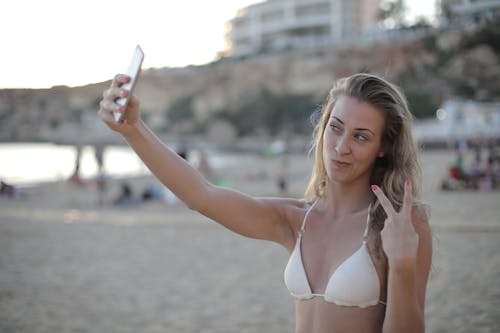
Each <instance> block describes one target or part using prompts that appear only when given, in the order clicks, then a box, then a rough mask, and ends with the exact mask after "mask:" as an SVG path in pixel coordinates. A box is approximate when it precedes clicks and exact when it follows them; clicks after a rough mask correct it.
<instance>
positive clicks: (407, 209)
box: [372, 180, 418, 267]
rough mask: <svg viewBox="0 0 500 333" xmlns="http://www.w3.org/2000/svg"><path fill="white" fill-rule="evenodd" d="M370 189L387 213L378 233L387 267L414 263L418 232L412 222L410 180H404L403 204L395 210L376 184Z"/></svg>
mask: <svg viewBox="0 0 500 333" xmlns="http://www.w3.org/2000/svg"><path fill="white" fill-rule="evenodd" d="M372 190H373V192H374V193H375V195H376V196H377V198H378V200H379V201H380V204H381V205H382V207H383V208H384V211H385V213H386V214H387V219H386V220H385V224H384V228H383V229H382V232H381V233H380V234H381V236H382V246H383V249H384V252H385V254H386V255H387V259H388V261H389V267H391V266H392V265H399V264H408V263H413V264H414V263H415V260H416V257H417V249H418V234H417V233H416V232H415V228H414V227H413V223H412V204H413V195H412V187H411V182H410V181H409V180H407V181H406V182H405V192H404V198H403V206H402V207H401V210H400V211H399V212H397V211H396V210H395V209H394V207H393V205H392V204H391V202H390V201H389V199H387V197H386V195H385V194H384V192H383V191H382V190H381V189H380V188H379V187H378V186H376V185H373V186H372Z"/></svg>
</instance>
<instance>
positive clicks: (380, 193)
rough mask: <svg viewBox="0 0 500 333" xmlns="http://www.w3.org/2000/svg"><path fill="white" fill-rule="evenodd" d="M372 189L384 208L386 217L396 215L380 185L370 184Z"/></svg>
mask: <svg viewBox="0 0 500 333" xmlns="http://www.w3.org/2000/svg"><path fill="white" fill-rule="evenodd" d="M372 191H373V193H374V194H375V196H376V197H377V199H378V201H379V202H380V204H381V205H382V208H384V210H385V213H386V214H387V217H391V216H394V215H396V211H395V210H394V207H393V206H392V204H391V202H390V201H389V199H387V197H386V196H385V194H384V192H383V191H382V189H381V188H380V187H378V186H377V185H372Z"/></svg>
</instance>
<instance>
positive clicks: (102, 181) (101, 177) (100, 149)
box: [94, 143, 107, 206]
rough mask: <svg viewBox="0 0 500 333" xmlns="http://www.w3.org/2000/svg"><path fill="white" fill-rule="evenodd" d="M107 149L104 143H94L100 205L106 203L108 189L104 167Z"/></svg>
mask: <svg viewBox="0 0 500 333" xmlns="http://www.w3.org/2000/svg"><path fill="white" fill-rule="evenodd" d="M105 150H106V145H105V144H103V143H98V144H96V145H94V158H95V161H96V164H97V177H96V187H97V202H98V204H99V206H102V205H104V202H105V197H106V190H107V183H106V173H105V168H104V152H105Z"/></svg>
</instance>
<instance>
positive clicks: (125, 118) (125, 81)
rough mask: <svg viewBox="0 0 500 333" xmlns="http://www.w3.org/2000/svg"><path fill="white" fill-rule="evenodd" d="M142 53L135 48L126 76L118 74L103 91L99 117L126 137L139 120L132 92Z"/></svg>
mask: <svg viewBox="0 0 500 333" xmlns="http://www.w3.org/2000/svg"><path fill="white" fill-rule="evenodd" d="M143 59H144V53H143V52H142V50H141V49H140V47H139V46H137V48H136V51H135V53H134V56H133V58H132V62H131V63H130V66H129V69H128V70H127V74H118V75H116V76H115V77H114V79H113V81H112V82H111V86H110V87H109V88H108V89H107V90H105V91H104V93H103V99H102V101H101V102H100V109H99V112H98V114H99V116H100V117H101V119H102V120H103V121H104V122H105V123H106V124H107V125H108V126H109V127H110V128H111V129H113V130H115V131H117V132H120V133H121V134H122V135H126V134H127V133H128V132H130V131H131V130H132V127H133V126H135V125H136V123H137V121H138V119H139V100H138V99H137V98H136V97H135V96H134V95H133V91H134V88H135V85H136V82H137V79H138V77H139V73H140V69H141V65H142V61H143Z"/></svg>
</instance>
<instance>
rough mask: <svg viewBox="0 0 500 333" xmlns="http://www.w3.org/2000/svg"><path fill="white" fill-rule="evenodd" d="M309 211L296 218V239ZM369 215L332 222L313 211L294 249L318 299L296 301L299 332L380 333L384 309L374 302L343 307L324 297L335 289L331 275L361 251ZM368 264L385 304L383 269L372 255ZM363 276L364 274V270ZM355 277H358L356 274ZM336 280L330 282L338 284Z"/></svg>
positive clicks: (353, 216)
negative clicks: (370, 266)
mask: <svg viewBox="0 0 500 333" xmlns="http://www.w3.org/2000/svg"><path fill="white" fill-rule="evenodd" d="M308 208H309V207H307V208H305V209H304V210H303V211H302V214H301V215H302V216H301V217H299V216H297V217H296V218H294V220H297V221H293V223H292V224H293V226H294V227H293V228H294V229H295V231H296V234H297V237H298V234H299V233H300V228H301V226H302V225H303V220H304V215H306V214H305V212H306V211H307V210H308ZM367 213H368V210H365V211H364V212H357V213H355V214H353V215H352V216H349V217H346V218H340V219H339V218H338V219H332V218H331V217H328V216H327V215H326V214H325V213H324V212H321V211H317V210H311V212H310V213H309V216H308V217H307V220H306V224H305V229H304V231H303V234H302V239H301V240H300V241H298V245H297V243H296V244H295V247H296V246H299V251H300V257H301V259H302V264H303V268H304V272H305V275H306V280H307V285H308V286H309V287H310V288H309V289H310V291H311V292H312V293H313V294H319V295H318V296H314V297H311V298H308V299H300V300H297V301H296V327H297V332H309V333H311V332H312V333H314V332H380V331H381V327H382V323H383V318H384V314H385V305H383V304H380V303H377V302H375V303H374V304H375V305H370V306H366V305H365V307H359V306H342V305H337V304H335V303H333V302H332V301H326V300H325V297H324V296H327V295H324V293H325V289H326V288H327V286H328V287H329V289H334V288H332V286H331V283H330V285H329V282H330V280H331V277H332V275H334V274H336V273H337V272H336V271H337V269H338V268H339V266H340V265H343V266H344V264H343V263H344V262H345V261H349V260H350V258H351V257H352V256H353V254H354V253H356V252H359V251H360V250H361V248H362V246H363V245H362V244H363V235H364V231H365V229H366V226H367V224H366V221H367V220H366V216H367ZM368 222H369V221H368ZM295 247H294V248H292V247H290V248H289V252H290V253H293V252H294V250H297V249H295ZM365 255H367V254H365ZM368 260H370V264H371V263H372V262H373V265H372V266H373V268H375V271H376V273H373V274H375V277H374V279H376V282H377V286H379V290H380V296H377V297H378V298H380V300H382V299H383V300H385V283H379V281H385V274H384V272H383V268H382V267H383V265H382V263H378V262H375V261H373V260H371V256H369V255H368ZM289 264H290V263H289ZM343 268H345V267H343ZM287 269H288V267H287ZM351 270H352V269H351ZM361 272H364V271H363V270H361ZM354 273H357V270H356V271H355V272H354ZM337 274H339V273H337ZM361 274H366V273H361ZM334 280H335V279H333V281H331V282H333V283H335V282H336V281H334ZM354 280H356V274H355V275H354V278H353V283H356V281H354ZM333 287H335V286H333ZM361 289H362V288H361ZM377 292H378V290H377ZM320 295H321V296H320ZM323 295H324V296H323Z"/></svg>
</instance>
